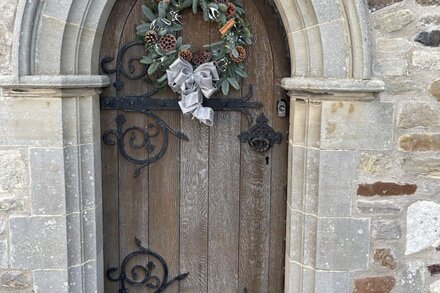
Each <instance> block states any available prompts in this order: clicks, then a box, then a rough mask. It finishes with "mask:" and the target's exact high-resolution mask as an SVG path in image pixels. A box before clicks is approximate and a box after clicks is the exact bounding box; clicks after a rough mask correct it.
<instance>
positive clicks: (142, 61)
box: [140, 56, 154, 64]
mask: <svg viewBox="0 0 440 293" xmlns="http://www.w3.org/2000/svg"><path fill="white" fill-rule="evenodd" d="M140 62H141V63H143V64H151V63H153V62H154V59H153V58H151V57H149V56H144V58H142V59H141V61H140Z"/></svg>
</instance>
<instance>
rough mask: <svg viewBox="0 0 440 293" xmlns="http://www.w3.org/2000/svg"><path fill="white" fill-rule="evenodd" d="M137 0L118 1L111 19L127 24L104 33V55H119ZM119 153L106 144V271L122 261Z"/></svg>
mask: <svg viewBox="0 0 440 293" xmlns="http://www.w3.org/2000/svg"><path fill="white" fill-rule="evenodd" d="M135 1H136V0H130V1H124V2H121V1H119V2H117V3H116V4H115V7H114V9H113V10H112V12H111V15H110V18H109V19H122V20H124V21H110V22H109V23H108V24H107V27H106V29H105V31H111V32H112V34H104V36H103V40H102V47H101V52H100V56H101V58H103V57H105V56H116V54H117V51H118V45H119V39H120V38H121V34H122V30H123V28H124V23H125V19H126V18H127V17H128V14H129V12H130V10H131V6H132V5H133V3H134V2H135ZM103 95H112V96H116V90H115V89H114V88H113V87H108V88H106V89H105V91H104V93H103ZM116 115H117V111H109V110H105V111H101V129H102V131H106V130H107V129H114V128H115V123H116V122H115V118H116ZM118 158H119V152H118V149H117V148H116V147H114V146H109V145H106V144H104V143H103V144H102V152H101V159H102V178H103V182H102V194H103V218H104V223H105V224H104V227H103V229H104V235H103V236H104V256H105V257H104V270H105V271H107V269H109V268H110V267H117V266H119V264H120V259H119V188H118V187H119V165H118V163H117V162H118V160H119V159H118ZM118 288H119V284H118V283H115V282H111V281H109V280H108V279H107V278H105V281H104V291H105V292H117V291H118Z"/></svg>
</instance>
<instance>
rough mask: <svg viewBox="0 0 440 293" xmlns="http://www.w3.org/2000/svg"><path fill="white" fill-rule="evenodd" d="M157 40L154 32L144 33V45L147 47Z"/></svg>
mask: <svg viewBox="0 0 440 293" xmlns="http://www.w3.org/2000/svg"><path fill="white" fill-rule="evenodd" d="M158 39H159V38H158V36H157V32H156V31H155V30H149V31H148V32H146V33H145V37H144V40H145V44H147V45H150V44H154V43H157V40H158Z"/></svg>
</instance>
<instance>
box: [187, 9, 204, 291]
mask: <svg viewBox="0 0 440 293" xmlns="http://www.w3.org/2000/svg"><path fill="white" fill-rule="evenodd" d="M183 24H184V26H185V28H186V29H185V30H184V31H183V32H182V37H183V40H184V42H185V43H190V44H191V45H192V46H193V49H195V50H197V49H202V46H203V45H204V44H207V43H208V42H209V24H208V23H206V22H204V21H203V18H202V16H201V14H200V12H199V13H198V14H196V15H194V14H192V13H191V11H190V10H189V9H188V10H186V11H185V12H184V13H183ZM181 125H182V131H183V132H184V133H185V134H186V135H187V136H188V137H189V139H190V141H189V142H184V143H182V144H181V167H180V172H181V173H180V177H181V202H180V271H181V272H182V273H183V272H189V273H190V274H189V276H188V278H187V279H186V280H185V281H183V282H181V284H180V292H191V293H197V292H207V276H208V272H207V270H208V268H207V266H208V175H209V174H208V169H209V168H208V155H209V154H208V148H209V128H208V127H207V126H205V125H203V124H200V123H199V122H198V121H196V120H193V119H191V118H190V117H188V116H183V115H182V122H181Z"/></svg>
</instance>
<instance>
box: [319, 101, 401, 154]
mask: <svg viewBox="0 0 440 293" xmlns="http://www.w3.org/2000/svg"><path fill="white" fill-rule="evenodd" d="M393 112H394V110H393V104H392V103H373V102H342V101H339V102H323V105H322V130H321V131H322V137H321V148H322V149H346V150H349V149H356V150H359V149H360V150H386V149H391V147H392V142H393Z"/></svg>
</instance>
